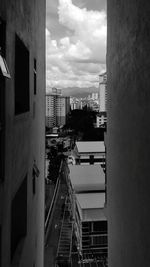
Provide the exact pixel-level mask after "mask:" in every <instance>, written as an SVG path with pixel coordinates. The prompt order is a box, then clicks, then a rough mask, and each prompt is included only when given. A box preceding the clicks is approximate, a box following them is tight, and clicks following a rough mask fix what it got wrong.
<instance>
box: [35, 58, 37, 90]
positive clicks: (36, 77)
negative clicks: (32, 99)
mask: <svg viewBox="0 0 150 267" xmlns="http://www.w3.org/2000/svg"><path fill="white" fill-rule="evenodd" d="M36 76H37V69H36V59H35V58H34V95H36V79H37V77H36Z"/></svg>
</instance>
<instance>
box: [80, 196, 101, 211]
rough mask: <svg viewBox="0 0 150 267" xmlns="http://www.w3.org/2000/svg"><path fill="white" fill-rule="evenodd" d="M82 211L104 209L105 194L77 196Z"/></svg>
mask: <svg viewBox="0 0 150 267" xmlns="http://www.w3.org/2000/svg"><path fill="white" fill-rule="evenodd" d="M76 198H77V201H78V203H79V205H80V207H81V209H103V208H104V204H105V193H84V194H76Z"/></svg>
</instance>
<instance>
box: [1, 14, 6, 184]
mask: <svg viewBox="0 0 150 267" xmlns="http://www.w3.org/2000/svg"><path fill="white" fill-rule="evenodd" d="M0 50H1V51H0V52H1V55H2V56H3V57H5V53H6V23H5V22H4V21H3V20H2V19H1V18H0ZM4 125H5V79H4V77H3V76H0V181H3V180H4V175H5V174H4V173H5V154H4V153H5V132H4Z"/></svg>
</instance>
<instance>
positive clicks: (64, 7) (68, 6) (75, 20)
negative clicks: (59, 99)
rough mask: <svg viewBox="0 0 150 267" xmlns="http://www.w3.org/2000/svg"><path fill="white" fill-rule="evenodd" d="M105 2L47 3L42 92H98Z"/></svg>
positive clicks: (53, 0)
mask: <svg viewBox="0 0 150 267" xmlns="http://www.w3.org/2000/svg"><path fill="white" fill-rule="evenodd" d="M106 20H107V17H106V0H47V7H46V90H47V92H50V91H51V88H52V87H56V88H59V89H62V90H63V93H64V95H75V94H80V93H81V92H92V91H97V90H98V86H99V85H98V75H99V74H100V73H103V72H104V71H105V70H106V32H107V27H106Z"/></svg>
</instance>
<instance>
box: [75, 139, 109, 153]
mask: <svg viewBox="0 0 150 267" xmlns="http://www.w3.org/2000/svg"><path fill="white" fill-rule="evenodd" d="M76 146H77V150H78V152H79V153H94V152H95V153H101V152H105V146H104V142H103V141H89V142H88V141H85V142H76Z"/></svg>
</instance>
